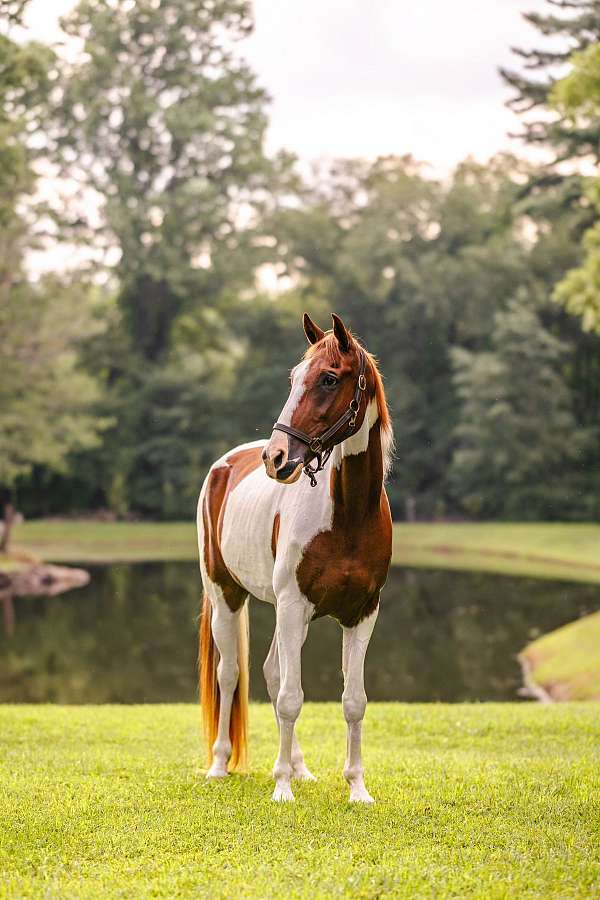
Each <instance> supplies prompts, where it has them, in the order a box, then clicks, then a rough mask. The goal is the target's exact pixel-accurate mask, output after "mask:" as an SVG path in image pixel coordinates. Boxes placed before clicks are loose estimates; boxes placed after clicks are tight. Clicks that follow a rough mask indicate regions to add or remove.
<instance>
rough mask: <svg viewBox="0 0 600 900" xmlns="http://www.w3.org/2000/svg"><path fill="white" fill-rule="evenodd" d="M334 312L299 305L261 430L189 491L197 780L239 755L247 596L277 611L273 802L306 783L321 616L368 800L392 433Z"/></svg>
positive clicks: (350, 778)
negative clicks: (298, 730) (194, 577)
mask: <svg viewBox="0 0 600 900" xmlns="http://www.w3.org/2000/svg"><path fill="white" fill-rule="evenodd" d="M332 320H333V327H332V329H330V330H329V331H327V332H325V331H323V330H322V329H321V328H319V326H318V325H316V324H315V323H314V322H313V321H312V319H311V318H310V316H308V314H306V313H305V314H304V318H303V325H304V332H305V335H306V338H307V340H308V348H307V351H306V353H305V355H304V358H303V359H302V361H301V362H300V363H299V364H298V365H297V366H296V367H295V368H294V369H292V372H291V375H290V380H291V389H290V392H289V396H288V399H287V402H286V403H285V405H284V407H283V410H282V412H281V414H280V416H279V419H278V421H277V422H276V423H275V425H274V427H273V432H272V434H271V437H270V439H269V440H268V441H266V440H262V441H255V442H253V443H249V444H243V445H241V446H239V447H235V448H234V449H233V450H230V451H229V452H228V453H226V454H225V455H224V456H222V457H221V458H220V459H218V460H217V461H216V462H215V463H214V464H213V465H212V467H211V468H210V470H209V472H208V475H207V476H206V479H205V481H204V483H203V486H202V490H201V492H200V498H199V501H198V513H197V526H198V548H199V555H200V570H201V575H202V583H203V589H204V597H203V605H202V614H201V617H200V653H199V670H200V677H199V682H200V684H199V687H200V701H201V707H202V714H203V721H204V730H205V736H206V740H207V746H208V760H209V768H208V771H207V778H209V779H213V778H223V777H225V776H226V775H227V774H228V770H229V769H231V770H234V769H236V768H238V769H240V768H241V769H242V770H243V769H244V768H245V764H246V748H247V720H248V603H247V602H246V601H247V599H248V597H249V595H252V596H253V597H256V598H258V599H260V600H264V601H266V602H267V603H272V604H273V605H274V607H275V610H276V625H275V632H274V635H273V641H272V643H271V647H270V650H269V652H268V655H267V658H266V660H265V663H264V666H263V672H264V676H265V680H266V684H267V690H268V693H269V697H270V699H271V702H272V704H273V708H274V711H275V717H276V720H277V725H278V729H279V753H278V756H277V760H276V762H275V766H274V768H273V778H274V780H275V788H274V791H273V796H272V799H273V800H276V801H280V802H284V801H291V800H293V799H294V795H293V793H292V787H291V780H292V778H296V779H301V780H307V781H314V780H316V779H315V778H314V776H313V775H312V773H311V772H310V770H309V769H308V768H307V766H306V764H305V761H304V756H303V753H302V750H301V749H300V745H299V743H298V740H297V737H296V735H295V733H294V728H295V723H296V720H297V719H298V716H299V715H300V711H301V708H302V703H303V699H304V694H303V691H302V683H301V649H302V645H303V643H304V641H305V639H306V634H307V631H308V626H309V623H310V622H311V621H312V620H313V619H316V618H319V617H320V616H325V615H328V616H332V617H333V618H335V619H337V621H338V622H339V623H340V625H341V626H342V630H343V646H342V672H343V677H344V689H343V694H342V707H343V712H344V717H345V719H346V723H347V755H346V762H345V765H344V771H343V774H344V777H345V779H346V781H347V783H348V785H349V787H350V802H356V803H372V802H373V798H372V797H371V795H370V794H369V792H368V791H367V788H366V786H365V782H364V771H363V765H362V756H361V730H362V721H363V718H364V715H365V710H366V704H367V696H366V693H365V688H364V662H365V654H366V651H367V647H368V644H369V639H370V637H371V634H372V632H373V627H374V625H375V621H376V619H377V614H378V611H379V599H380V592H381V589H382V587H383V585H384V583H385V580H386V577H387V573H388V568H389V564H390V558H391V543H392V521H391V514H390V506H389V502H388V498H387V495H386V492H385V487H384V482H385V476H386V474H387V471H388V469H389V466H390V461H391V458H392V453H393V432H392V426H391V422H390V416H389V412H388V408H387V404H386V399H385V393H384V389H383V383H382V379H381V375H380V374H379V371H378V368H377V365H376V362H375V359H374V357H373V356H372V355H371V354H370V353H368V352H367V350H366V349H365V348H364V347H363V346H362V345H361V344H360V343H359V342H358V340H357V339H356V338H355V337H354V336H353V335H352V334H351V332H350V331H349V330H348V329H347V328H346V326H345V325H344V323H343V322H342V320H341V319H340V318H339V317H338V316H336V315H335V314H333V315H332Z"/></svg>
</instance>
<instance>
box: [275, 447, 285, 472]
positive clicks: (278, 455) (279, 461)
mask: <svg viewBox="0 0 600 900" xmlns="http://www.w3.org/2000/svg"><path fill="white" fill-rule="evenodd" d="M273 465H274V466H275V471H277V469H280V468H281V467H282V465H283V450H279V452H278V453H276V454H275V456H274V457H273Z"/></svg>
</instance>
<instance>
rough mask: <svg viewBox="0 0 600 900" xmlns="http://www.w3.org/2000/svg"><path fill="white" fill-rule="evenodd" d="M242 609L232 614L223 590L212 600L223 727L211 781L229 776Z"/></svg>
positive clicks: (221, 726)
mask: <svg viewBox="0 0 600 900" xmlns="http://www.w3.org/2000/svg"><path fill="white" fill-rule="evenodd" d="M242 608H243V604H242V607H240V608H239V609H237V610H236V611H235V612H232V611H231V609H230V608H229V606H228V605H227V603H226V601H225V599H224V597H223V594H222V592H221V591H220V590H217V591H215V592H214V595H213V598H212V619H211V628H212V634H213V638H214V641H215V644H216V645H217V650H218V651H219V657H220V658H219V664H218V666H217V682H218V684H219V693H220V701H219V725H218V731H217V739H216V741H215V742H214V744H213V748H212V750H213V761H212V765H211V767H210V769H209V770H208V772H207V773H206V777H207V778H224V777H225V776H226V775H227V763H228V761H229V757H230V756H231V738H230V736H229V723H230V719H231V706H232V703H233V695H234V692H235V688H236V686H237V683H238V676H239V664H238V620H239V617H240V615H241V613H242Z"/></svg>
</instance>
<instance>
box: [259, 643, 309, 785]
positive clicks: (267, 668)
mask: <svg viewBox="0 0 600 900" xmlns="http://www.w3.org/2000/svg"><path fill="white" fill-rule="evenodd" d="M263 674H264V676H265V681H266V683H267V691H268V693H269V697H270V698H271V703H272V704H273V710H274V712H275V721H276V722H277V728H279V718H278V716H277V695H278V694H279V686H280V684H281V678H280V674H279V650H278V649H277V629H275V633H274V635H273V640H272V642H271V647H270V648H269V652H268V654H267V658H266V659H265V662H264V665H263ZM292 778H297V779H298V780H299V781H316V780H317V779H316V778H315V776H314V775H313V774H312V772H311V771H310V770H309V769H308V768H307V766H306V763H305V762H304V754H303V753H302V750H301V749H300V744H299V743H298V738H297V737H296V730H295V729H294V734H293V737H292Z"/></svg>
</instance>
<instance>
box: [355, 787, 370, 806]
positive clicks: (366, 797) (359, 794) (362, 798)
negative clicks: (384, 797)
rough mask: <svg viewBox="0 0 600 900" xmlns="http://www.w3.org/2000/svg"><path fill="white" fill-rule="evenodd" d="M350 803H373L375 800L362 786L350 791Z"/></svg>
mask: <svg viewBox="0 0 600 900" xmlns="http://www.w3.org/2000/svg"><path fill="white" fill-rule="evenodd" d="M350 803H375V800H374V799H373V797H371V795H370V793H369V792H368V790H367V789H366V788H365V787H363V788H358V789H356V790H353V791H350Z"/></svg>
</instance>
